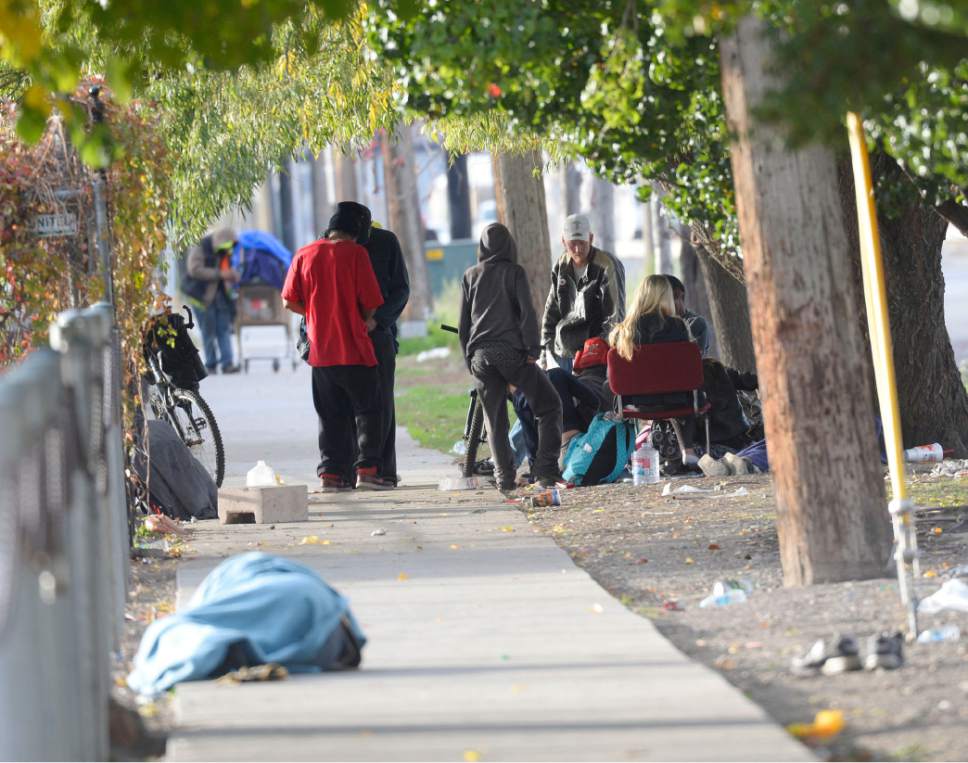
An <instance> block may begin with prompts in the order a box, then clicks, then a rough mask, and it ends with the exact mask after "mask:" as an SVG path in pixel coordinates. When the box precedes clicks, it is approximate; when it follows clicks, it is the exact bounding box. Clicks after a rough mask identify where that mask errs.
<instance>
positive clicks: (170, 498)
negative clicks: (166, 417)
mask: <svg viewBox="0 0 968 763" xmlns="http://www.w3.org/2000/svg"><path fill="white" fill-rule="evenodd" d="M148 444H149V448H148V450H149V453H150V454H151V456H150V461H151V479H150V480H149V479H148V469H147V464H146V461H147V460H148V459H147V458H146V454H145V453H144V450H141V449H139V451H138V453H137V455H136V456H135V459H134V468H135V471H136V472H137V473H138V476H139V477H140V478H141V480H142V482H145V483H146V484H147V485H148V490H149V493H150V498H151V501H152V502H153V503H154V504H155V505H157V506H158V507H159V508H160V509H161V510H162V511H163V512H165V514H167V515H168V516H169V517H171V518H172V519H191V518H192V517H195V518H196V519H215V518H216V517H217V516H218V488H217V487H216V486H215V480H213V479H212V475H210V474H209V473H208V471H207V470H206V469H205V467H204V466H202V465H201V464H200V463H199V462H198V461H197V460H196V459H195V457H194V456H193V455H192V454H191V451H190V450H189V449H188V446H187V445H185V443H183V442H182V441H181V439H180V438H179V437H178V434H177V433H176V432H175V430H174V429H173V428H172V426H171V424H169V423H168V422H167V421H158V420H151V421H149V422H148Z"/></svg>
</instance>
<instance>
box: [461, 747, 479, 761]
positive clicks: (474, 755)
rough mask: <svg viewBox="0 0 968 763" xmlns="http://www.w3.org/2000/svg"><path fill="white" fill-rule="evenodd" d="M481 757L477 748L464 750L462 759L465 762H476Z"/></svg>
mask: <svg viewBox="0 0 968 763" xmlns="http://www.w3.org/2000/svg"><path fill="white" fill-rule="evenodd" d="M480 759H481V754H480V753H479V752H478V751H477V750H464V760H465V761H467V763H476V761H478V760H480Z"/></svg>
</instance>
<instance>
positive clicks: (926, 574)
mask: <svg viewBox="0 0 968 763" xmlns="http://www.w3.org/2000/svg"><path fill="white" fill-rule="evenodd" d="M921 577H924V578H936V577H938V573H937V572H935V571H934V570H925V571H924V572H923V573H922V575H921Z"/></svg>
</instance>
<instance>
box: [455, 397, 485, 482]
mask: <svg viewBox="0 0 968 763" xmlns="http://www.w3.org/2000/svg"><path fill="white" fill-rule="evenodd" d="M483 432H484V406H483V405H481V398H480V397H479V396H478V397H475V398H474V410H473V412H472V413H471V417H470V424H469V425H468V427H467V452H466V453H465V454H464V464H463V466H462V467H461V476H462V477H473V476H474V466H475V464H477V450H478V448H480V447H481V443H482V442H484V438H483V437H482V434H483Z"/></svg>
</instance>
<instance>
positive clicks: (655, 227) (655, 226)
mask: <svg viewBox="0 0 968 763" xmlns="http://www.w3.org/2000/svg"><path fill="white" fill-rule="evenodd" d="M652 236H653V238H654V240H655V272H656V273H660V274H661V273H672V243H671V242H670V240H669V213H668V212H667V211H666V210H665V208H664V207H663V206H662V196H661V191H660V190H659V189H658V188H657V189H656V191H655V193H654V194H653V196H652Z"/></svg>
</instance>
